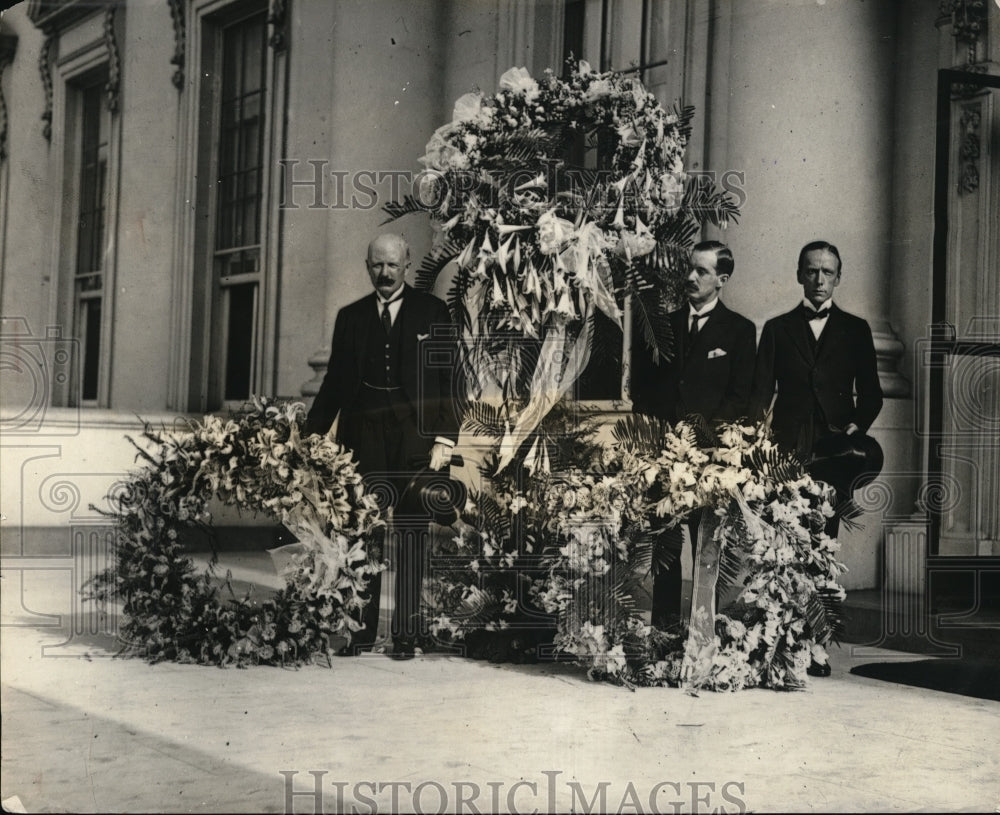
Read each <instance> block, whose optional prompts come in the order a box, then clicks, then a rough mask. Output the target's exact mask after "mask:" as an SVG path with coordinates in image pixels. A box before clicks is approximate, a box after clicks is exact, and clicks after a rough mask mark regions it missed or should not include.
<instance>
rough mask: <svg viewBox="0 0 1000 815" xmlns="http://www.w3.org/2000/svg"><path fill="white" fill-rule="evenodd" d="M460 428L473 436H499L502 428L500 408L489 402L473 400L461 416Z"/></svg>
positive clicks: (501, 433)
mask: <svg viewBox="0 0 1000 815" xmlns="http://www.w3.org/2000/svg"><path fill="white" fill-rule="evenodd" d="M462 429H463V430H468V431H469V432H470V433H472V434H473V435H475V436H490V437H493V438H500V437H501V436H502V435H503V430H504V428H503V423H502V421H501V419H500V409H499V408H498V407H497V406H496V405H492V404H490V403H489V402H473V403H472V404H471V405H469V407H468V408H467V409H466V411H465V416H464V417H462Z"/></svg>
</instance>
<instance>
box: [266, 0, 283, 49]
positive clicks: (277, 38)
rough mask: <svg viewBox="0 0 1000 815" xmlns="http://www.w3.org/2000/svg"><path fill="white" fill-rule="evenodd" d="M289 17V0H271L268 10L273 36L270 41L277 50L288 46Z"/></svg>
mask: <svg viewBox="0 0 1000 815" xmlns="http://www.w3.org/2000/svg"><path fill="white" fill-rule="evenodd" d="M287 17H288V0H270V2H269V4H268V10H267V23H268V25H270V26H271V38H270V39H269V40H268V43H269V44H270V46H271V47H272V48H273V49H274V50H275V51H284V50H285V49H286V48H287V47H288V37H287V32H286V30H285V28H286V20H287Z"/></svg>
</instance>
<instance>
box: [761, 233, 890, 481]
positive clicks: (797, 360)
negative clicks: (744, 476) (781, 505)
mask: <svg viewBox="0 0 1000 815" xmlns="http://www.w3.org/2000/svg"><path fill="white" fill-rule="evenodd" d="M840 280H841V263H840V252H839V251H838V250H837V247H836V246H834V245H833V244H830V243H827V242H826V241H814V242H813V243H809V244H806V246H804V247H803V248H802V251H801V252H800V253H799V266H798V281H799V283H800V285H801V286H802V291H803V294H804V298H803V300H802V302H801V303H800V304H799V305H798V306H796V307H795V308H794V309H792V310H791V311H789V312H787V313H786V314H782V315H781V316H779V317H775V318H774V319H772V320H768V322H767V323H766V324H765V326H764V331H763V333H762V334H761V338H760V348H759V349H758V351H757V364H756V370H755V372H754V384H753V405H754V409H755V412H756V413H758V414H761V415H762V414H763V413H765V412H766V411H767V409H768V408H769V407H770V406H771V401H772V398H773V397H774V392H775V386H777V391H778V395H777V398H776V399H774V407H773V418H772V422H771V430H772V432H773V434H774V438H775V441H776V442H777V443H778V444H779V445H781V446H782V447H784V448H785V449H787V450H793V451H795V452H796V453H798V455H799V456H800V458H802V460H803V461H805V462H808V461H809V458H810V456H811V454H812V451H813V448H814V446H815V444H816V442H817V441H818V440H820V439H822V438H825V437H827V436H830V435H832V434H837V433H846V434H848V435H852V434H854V433H859V432H860V433H864V432H866V431H867V430H868V428H869V427H870V426H871V423H872V422H874V421H875V417H876V416H878V414H879V411H880V410H881V409H882V388H881V386H880V385H879V380H878V365H877V362H876V357H875V344H874V342H873V341H872V332H871V329H870V328H869V327H868V323H866V322H865V321H864V320H863V319H861V318H860V317H855V316H854V315H853V314H848V313H847V312H846V311H842V310H841V309H840V308H838V307H837V306H836V305H835V304H834V302H833V291H834V289H835V288H836V287H837V286H839V285H840ZM855 393H856V394H857V395H856V396H855ZM834 486H835V487H837V488H838V491H842V492H846V491H847V489H848V488H849V485H837V484H835V485H834Z"/></svg>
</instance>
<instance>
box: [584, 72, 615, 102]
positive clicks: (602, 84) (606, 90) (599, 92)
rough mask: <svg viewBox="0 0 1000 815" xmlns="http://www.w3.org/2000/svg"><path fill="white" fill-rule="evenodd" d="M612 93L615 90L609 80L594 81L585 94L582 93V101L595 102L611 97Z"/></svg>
mask: <svg viewBox="0 0 1000 815" xmlns="http://www.w3.org/2000/svg"><path fill="white" fill-rule="evenodd" d="M588 67H589V66H588ZM614 91H615V89H614V87H613V86H612V84H611V82H610V81H609V80H607V79H595V80H594V81H593V82H591V83H590V87H589V88H587V92H586V93H584V95H583V99H584V101H585V102H596V101H597V100H599V99H604V98H605V97H607V96H611V94H612V93H614Z"/></svg>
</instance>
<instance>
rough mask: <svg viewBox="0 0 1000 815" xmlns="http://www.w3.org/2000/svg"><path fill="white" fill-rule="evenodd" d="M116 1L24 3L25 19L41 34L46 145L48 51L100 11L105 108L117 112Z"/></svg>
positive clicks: (49, 129) (49, 106) (49, 132)
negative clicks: (70, 29)
mask: <svg viewBox="0 0 1000 815" xmlns="http://www.w3.org/2000/svg"><path fill="white" fill-rule="evenodd" d="M118 5H119V3H118V2H116V0H28V9H27V13H28V19H29V20H31V22H32V23H34V25H35V28H38V29H40V30H41V31H42V33H44V34H45V41H44V42H43V43H42V48H41V51H40V52H39V54H38V73H39V74H40V75H41V78H42V89H43V90H44V92H45V110H44V111H43V112H42V121H43V122H45V124H44V126H43V128H42V135H43V136H45V140H46V141H51V140H52V49H53V48H54V47H55V46H56V43H57V42H58V41H59V35H60V33H62V32H63V31H64V30H66V29H67V28H68V27H69V26H71V25H74V24H75V23H77V22H79V21H80V20H82V19H84V18H85V17H88V16H89V15H91V14H93V13H94V12H95V11H99V10H100V9H102V8H103V9H104V43H105V46H106V47H107V49H108V83H107V85H106V86H105V91H106V93H107V100H108V108H109V109H110V110H111V112H112V113H114V112H116V111H117V110H118V104H119V88H120V86H121V57H120V56H119V53H118V42H117V39H116V37H115V10H116V9H117V7H118Z"/></svg>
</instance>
